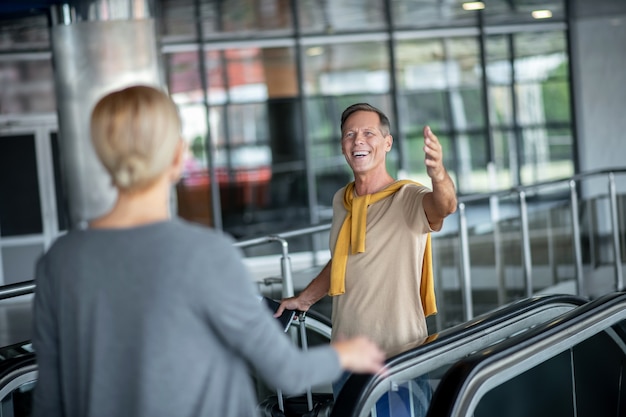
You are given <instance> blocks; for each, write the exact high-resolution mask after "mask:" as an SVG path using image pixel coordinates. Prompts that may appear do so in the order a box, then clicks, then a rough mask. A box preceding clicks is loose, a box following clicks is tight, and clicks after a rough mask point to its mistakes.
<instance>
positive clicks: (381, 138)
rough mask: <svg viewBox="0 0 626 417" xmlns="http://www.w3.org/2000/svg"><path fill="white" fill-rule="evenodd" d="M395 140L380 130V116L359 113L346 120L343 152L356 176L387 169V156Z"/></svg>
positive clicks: (342, 142)
mask: <svg viewBox="0 0 626 417" xmlns="http://www.w3.org/2000/svg"><path fill="white" fill-rule="evenodd" d="M392 142H393V138H392V137H391V135H390V134H389V133H388V132H382V131H381V129H380V118H379V117H378V114H376V113H375V112H371V111H363V110H360V111H357V112H354V113H353V114H351V115H350V117H348V119H346V121H345V123H344V126H343V131H342V132H341V152H342V153H343V155H344V157H345V158H346V161H348V165H350V167H351V168H352V170H353V171H354V173H355V174H365V173H367V172H370V171H375V170H379V169H382V170H383V171H385V170H386V167H385V156H386V154H387V152H389V150H391V144H392Z"/></svg>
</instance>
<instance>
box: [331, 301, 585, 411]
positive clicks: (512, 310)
mask: <svg viewBox="0 0 626 417" xmlns="http://www.w3.org/2000/svg"><path fill="white" fill-rule="evenodd" d="M587 302H588V300H587V299H585V298H583V297H579V296H573V295H561V294H556V295H539V296H534V297H529V298H525V299H521V300H518V301H515V302H512V303H510V304H507V305H504V306H502V307H500V308H498V309H496V310H494V311H491V312H488V313H485V314H482V315H480V316H477V317H475V318H474V319H473V320H470V321H468V322H465V323H461V324H459V325H457V326H454V327H451V328H449V329H446V330H444V331H442V332H439V333H437V334H434V335H432V336H430V337H429V338H427V339H426V341H425V342H424V343H423V344H421V345H419V346H416V347H415V348H413V349H410V350H408V351H406V352H403V353H401V354H399V355H396V356H394V357H391V358H389V359H388V360H387V361H386V365H387V366H386V372H385V374H384V375H362V374H354V375H351V376H350V378H349V379H348V381H347V382H346V384H345V385H344V387H343V388H342V390H341V393H340V394H339V396H338V398H337V400H336V402H335V406H334V407H333V412H332V414H331V416H332V417H334V416H342V417H343V416H352V417H355V416H358V415H359V413H360V411H361V410H362V409H363V408H364V405H365V403H366V401H367V399H368V398H369V397H370V396H371V395H372V394H373V392H374V391H375V390H376V388H377V387H378V386H380V385H381V384H384V383H385V381H386V380H388V379H389V378H390V377H392V376H393V375H396V374H397V373H398V372H400V371H402V370H405V369H408V368H410V367H411V366H412V365H413V364H415V363H420V364H423V363H424V358H425V357H427V356H428V355H430V357H431V358H433V359H432V360H433V362H434V361H437V360H440V359H441V357H440V355H441V354H442V353H444V352H445V351H450V350H452V349H453V347H455V346H457V345H459V344H460V343H462V342H464V341H467V340H468V339H472V340H473V339H474V338H477V337H482V335H483V334H485V332H488V331H489V330H490V329H493V328H494V327H498V326H503V325H505V324H506V323H508V322H511V321H512V320H517V319H520V318H522V317H524V316H528V315H531V314H533V313H534V312H539V311H542V310H545V309H548V308H551V307H556V306H563V305H568V306H571V308H572V309H573V308H577V307H579V306H581V305H583V304H585V303H587ZM433 366H438V365H437V364H435V363H433Z"/></svg>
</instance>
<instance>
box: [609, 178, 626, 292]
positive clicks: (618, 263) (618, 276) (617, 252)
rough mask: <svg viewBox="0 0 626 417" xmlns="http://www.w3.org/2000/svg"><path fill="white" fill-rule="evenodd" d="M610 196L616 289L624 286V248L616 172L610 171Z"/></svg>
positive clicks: (618, 289)
mask: <svg viewBox="0 0 626 417" xmlns="http://www.w3.org/2000/svg"><path fill="white" fill-rule="evenodd" d="M609 198H610V199H611V230H612V232H613V253H614V257H615V290H617V291H620V290H622V289H623V288H624V281H623V277H622V248H621V245H620V241H619V221H618V218H617V192H616V191H615V174H614V173H613V172H611V173H609Z"/></svg>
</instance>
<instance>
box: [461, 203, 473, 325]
mask: <svg viewBox="0 0 626 417" xmlns="http://www.w3.org/2000/svg"><path fill="white" fill-rule="evenodd" d="M459 230H460V239H461V291H462V293H463V304H464V307H465V321H467V320H471V319H472V318H474V305H473V300H472V278H471V275H470V274H471V272H470V254H469V238H468V236H467V216H466V214H465V204H464V203H461V204H459Z"/></svg>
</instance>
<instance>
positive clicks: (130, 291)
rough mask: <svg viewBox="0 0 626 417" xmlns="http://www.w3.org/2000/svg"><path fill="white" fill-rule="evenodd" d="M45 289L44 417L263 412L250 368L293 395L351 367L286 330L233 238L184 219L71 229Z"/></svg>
mask: <svg viewBox="0 0 626 417" xmlns="http://www.w3.org/2000/svg"><path fill="white" fill-rule="evenodd" d="M36 284H37V287H36V292H35V303H34V322H35V324H34V325H35V329H34V339H33V345H34V348H35V351H36V354H37V361H38V365H39V377H38V382H37V386H36V389H35V397H34V416H35V417H55V416H67V417H96V416H102V417H116V416H124V417H131V416H132V417H142V416H145V417H159V416H164V417H173V416H176V417H200V416H218V417H227V416H233V417H246V416H253V415H255V413H256V412H255V406H256V402H257V399H256V398H255V394H254V390H253V386H252V381H251V378H250V367H253V368H254V369H255V370H256V372H258V375H259V376H260V377H261V378H262V379H263V380H265V381H266V382H267V383H268V384H269V386H271V387H277V388H281V389H282V390H283V391H285V392H303V391H304V390H305V387H306V386H307V385H315V384H321V383H328V382H330V381H332V380H333V379H335V378H337V377H338V376H339V375H340V373H341V370H340V367H339V361H338V357H337V354H336V353H335V351H334V350H333V349H332V348H330V347H329V346H324V347H316V348H312V349H310V350H309V351H308V352H303V351H301V350H299V349H297V348H295V347H294V346H293V345H292V343H291V341H290V340H289V339H288V338H287V337H286V336H285V334H284V333H282V331H281V329H280V328H279V325H278V322H277V321H276V320H275V319H274V318H272V316H271V314H270V312H269V311H268V310H267V308H266V307H265V306H264V305H263V304H262V303H261V302H259V300H258V298H257V294H256V292H255V290H254V285H253V283H252V280H251V277H250V276H249V274H248V272H247V270H246V269H245V266H244V265H243V264H242V261H241V254H240V252H239V251H238V250H237V249H236V248H235V247H234V246H233V240H232V239H230V238H229V237H227V236H225V235H223V234H221V233H219V232H216V231H214V230H210V229H207V228H204V227H200V226H197V225H193V224H191V223H186V222H184V221H182V220H179V219H177V220H172V221H167V222H160V223H154V224H150V225H147V226H141V227H136V228H130V229H92V230H85V231H72V232H70V233H68V234H67V235H65V236H63V237H61V238H59V239H58V240H57V241H56V242H55V243H54V245H52V247H51V248H50V250H49V251H48V252H47V253H46V254H45V255H44V256H43V257H42V258H41V259H40V260H39V262H38V264H37V270H36Z"/></svg>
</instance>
